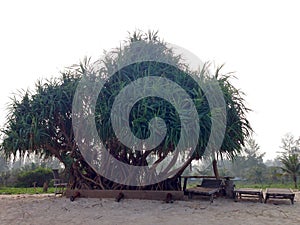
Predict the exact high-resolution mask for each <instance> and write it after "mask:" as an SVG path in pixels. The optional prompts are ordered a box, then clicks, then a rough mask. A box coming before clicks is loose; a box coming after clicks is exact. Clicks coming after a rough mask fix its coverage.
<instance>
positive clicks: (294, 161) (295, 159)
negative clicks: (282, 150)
mask: <svg viewBox="0 0 300 225" xmlns="http://www.w3.org/2000/svg"><path fill="white" fill-rule="evenodd" d="M279 160H280V162H281V163H282V167H281V169H282V171H283V172H284V173H285V174H287V175H289V176H291V178H292V179H293V182H294V186H295V188H297V177H298V176H299V174H300V160H299V155H298V154H284V155H283V156H281V157H280V158H279Z"/></svg>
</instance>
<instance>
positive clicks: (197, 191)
mask: <svg viewBox="0 0 300 225" xmlns="http://www.w3.org/2000/svg"><path fill="white" fill-rule="evenodd" d="M221 189H222V180H217V179H203V180H202V183H201V184H200V185H197V187H193V188H187V189H185V190H184V191H185V193H187V194H188V196H189V198H190V199H191V198H193V196H194V195H204V196H209V197H210V202H211V203H212V202H213V199H214V196H215V194H216V193H218V192H219V191H220V190H221Z"/></svg>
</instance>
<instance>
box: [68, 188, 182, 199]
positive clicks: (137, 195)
mask: <svg viewBox="0 0 300 225" xmlns="http://www.w3.org/2000/svg"><path fill="white" fill-rule="evenodd" d="M75 192H80V197H85V198H116V197H117V196H118V195H119V194H120V192H122V193H123V194H124V198H125V199H148V200H165V199H166V197H167V194H168V193H170V194H171V195H172V199H173V200H184V194H183V191H148V190H147V191H138V190H70V189H68V190H67V191H66V196H67V197H68V198H69V197H71V196H72V195H74V193H75Z"/></svg>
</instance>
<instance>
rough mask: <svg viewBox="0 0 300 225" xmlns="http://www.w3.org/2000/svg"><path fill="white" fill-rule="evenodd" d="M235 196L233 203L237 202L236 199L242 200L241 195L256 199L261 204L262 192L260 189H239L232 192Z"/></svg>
mask: <svg viewBox="0 0 300 225" xmlns="http://www.w3.org/2000/svg"><path fill="white" fill-rule="evenodd" d="M234 195H235V198H234V199H235V201H237V200H238V198H240V199H241V198H242V195H244V196H246V197H248V198H253V197H254V198H258V199H259V201H260V202H261V203H262V202H263V191H262V189H256V188H239V189H235V190H234Z"/></svg>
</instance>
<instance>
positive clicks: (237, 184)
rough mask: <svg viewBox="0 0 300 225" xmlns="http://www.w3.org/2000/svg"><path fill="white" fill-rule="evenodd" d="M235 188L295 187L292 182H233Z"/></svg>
mask: <svg viewBox="0 0 300 225" xmlns="http://www.w3.org/2000/svg"><path fill="white" fill-rule="evenodd" d="M234 184H235V187H236V188H262V189H266V188H291V189H295V186H294V184H292V183H289V184H282V183H274V184H250V183H245V182H234Z"/></svg>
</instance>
